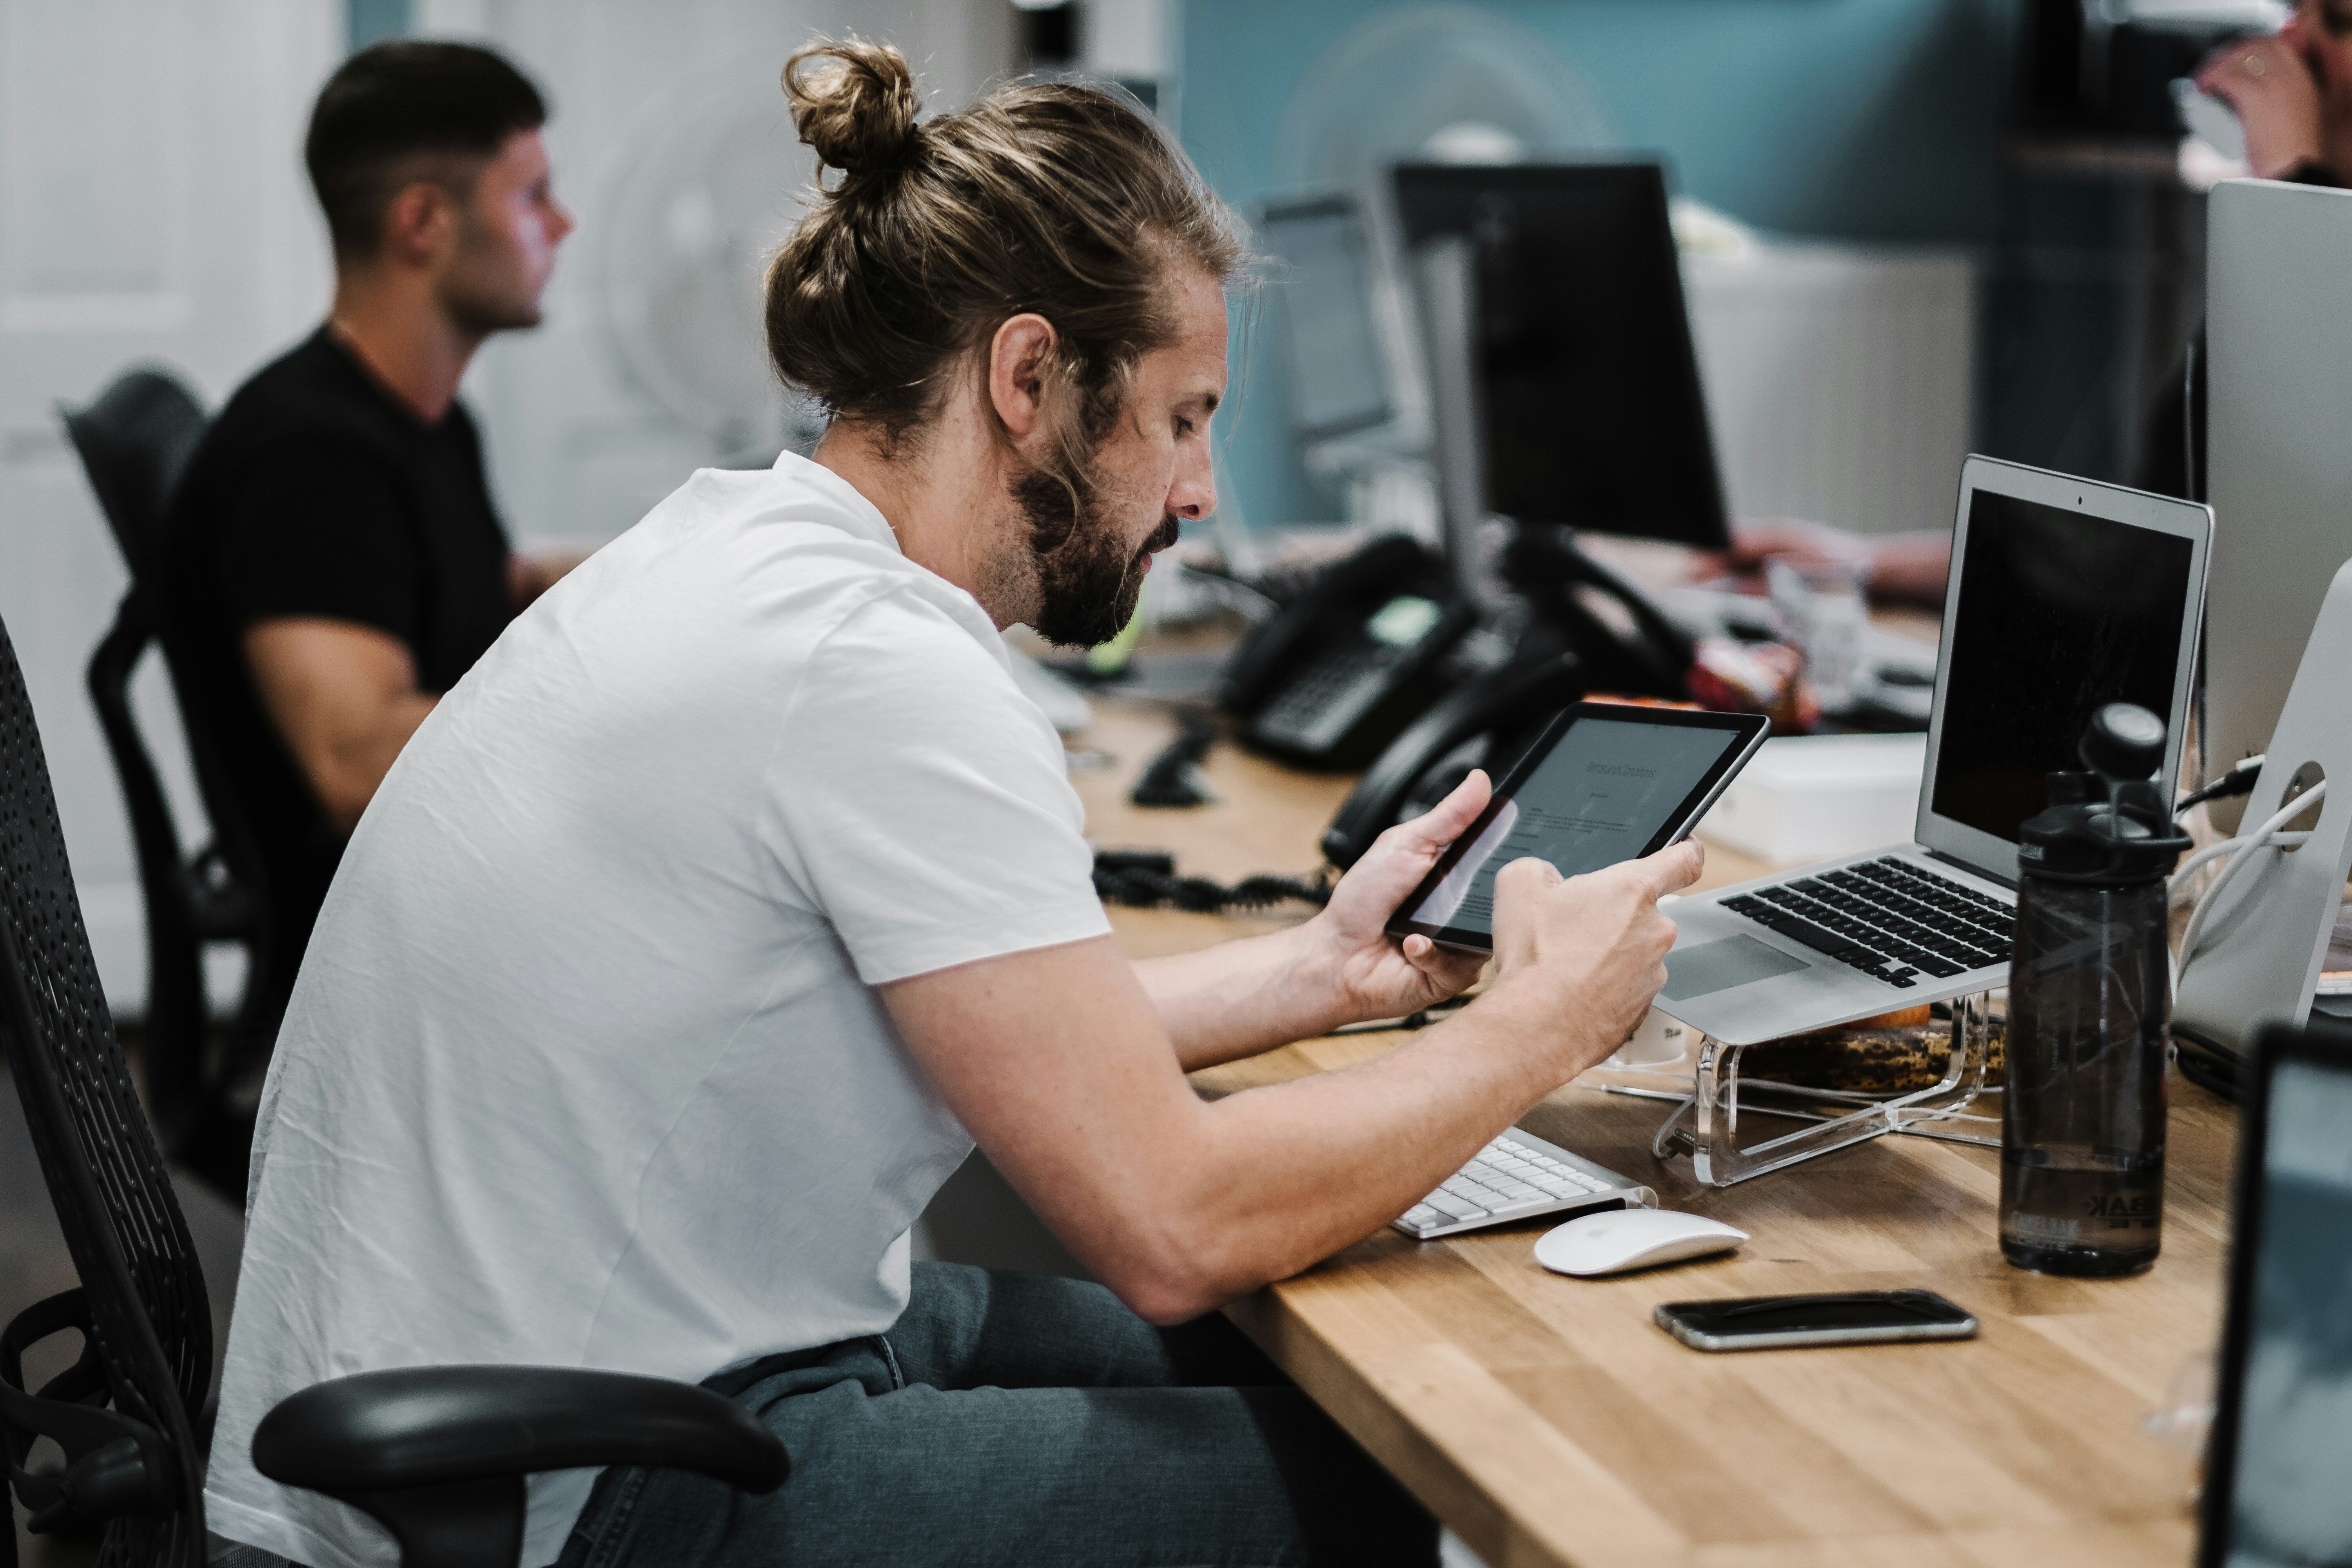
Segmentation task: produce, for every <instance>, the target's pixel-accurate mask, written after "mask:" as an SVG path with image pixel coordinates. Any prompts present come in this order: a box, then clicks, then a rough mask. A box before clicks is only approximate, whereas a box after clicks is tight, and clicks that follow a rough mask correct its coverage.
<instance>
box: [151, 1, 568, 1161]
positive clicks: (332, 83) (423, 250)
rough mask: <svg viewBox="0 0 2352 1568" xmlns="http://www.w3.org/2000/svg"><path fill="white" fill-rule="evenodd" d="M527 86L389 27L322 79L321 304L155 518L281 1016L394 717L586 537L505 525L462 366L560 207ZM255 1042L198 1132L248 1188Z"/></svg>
mask: <svg viewBox="0 0 2352 1568" xmlns="http://www.w3.org/2000/svg"><path fill="white" fill-rule="evenodd" d="M546 118H547V114H546V106H545V104H544V102H543V101H542V100H541V97H540V94H539V92H538V90H537V89H535V88H533V87H532V86H531V84H530V82H529V81H528V80H526V79H524V78H523V77H522V75H521V74H520V72H518V71H517V70H516V69H515V68H513V67H512V66H510V65H509V64H508V63H507V62H506V61H505V60H504V59H501V58H499V56H497V55H495V54H492V53H490V52H489V51H488V50H485V49H479V48H474V47H467V46H465V45H460V44H447V43H418V42H405V41H404V42H395V43H387V44H380V45H377V46H375V47H372V48H369V49H365V50H362V51H361V52H360V53H358V54H356V55H354V56H352V58H351V59H349V60H348V61H346V62H345V63H344V64H343V66H342V68H341V69H340V70H338V71H336V73H335V74H334V76H333V78H332V79H330V80H329V81H328V83H327V85H326V87H325V89H323V90H322V91H321V92H320V95H319V101H318V104H317V106H316V108H315V109H314V110H313V111H312V114H311V119H310V132H309V136H308V139H307V141H306V142H305V145H304V149H303V153H304V160H305V162H306V163H307V164H308V166H309V169H310V179H311V183H312V184H313V185H314V187H315V188H316V190H317V193H318V197H319V204H320V206H321V207H322V208H323V209H324V210H325V214H326V219H327V228H328V233H329V235H330V237H331V239H332V242H333V246H334V258H335V293H334V300H333V304H332V307H331V310H330V311H329V314H328V318H327V321H326V322H325V323H324V324H323V325H321V326H320V328H319V330H318V331H315V332H313V333H312V334H311V335H310V337H309V338H307V339H306V340H304V341H303V342H301V343H300V344H299V346H298V347H296V348H295V349H293V350H292V351H291V352H290V353H287V354H285V355H283V356H281V357H280V358H278V359H277V360H275V361H273V362H271V363H269V364H268V365H265V366H264V367H262V369H261V370H259V371H257V373H255V374H254V375H253V377H252V379H250V380H249V381H247V383H246V384H244V385H243V386H242V387H240V388H239V389H238V390H237V392H236V395H234V396H232V397H231V398H230V399H229V401H228V403H227V405H226V407H225V408H223V410H222V411H221V414H220V416H219V418H218V419H216V420H215V422H214V423H213V425H212V426H211V428H210V429H209V430H208V431H207V432H206V433H205V437H204V441H203V444H202V445H201V446H200V447H198V449H197V451H196V453H195V456H194V458H193V459H192V460H191V462H190V464H189V467H188V469H187V474H186V477H185V479H184V480H183V481H182V483H181V485H180V487H179V489H178V491H177V492H176V494H175V496H174V499H173V512H172V517H171V520H170V522H169V524H168V527H167V530H166V543H165V564H164V582H163V597H164V636H165V639H166V641H167V644H168V646H169V647H170V648H171V651H172V654H173V664H174V667H175V670H176V672H177V674H178V676H179V679H180V681H181V683H182V688H183V689H182V691H181V700H183V701H184V702H186V703H188V704H189V705H190V707H191V709H192V710H194V713H193V714H192V717H193V718H194V720H195V721H197V723H198V726H199V728H200V729H201V730H202V731H204V732H205V734H206V735H208V736H209V737H210V738H211V741H212V742H213V743H214V744H215V746H216V747H217V748H218V749H219V751H220V752H221V753H222V754H221V755H220V757H219V759H218V761H219V763H220V764H221V766H222V768H223V771H224V773H226V777H227V780H228V782H229V785H230V788H231V789H232V790H233V792H234V793H235V795H236V797H237V799H238V801H239V802H240V804H241V805H243V807H244V811H245V816H246V817H247V825H248V826H250V828H251V829H252V833H253V837H254V839H255V848H256V850H257V854H258V857H259V859H260V862H261V871H262V875H263V877H264V879H265V882H266V886H265V888H264V889H261V892H262V894H263V896H264V897H265V899H266V900H267V903H268V910H269V915H270V922H271V923H270V941H269V942H268V949H267V956H266V962H265V963H264V966H263V972H262V973H259V974H257V976H255V978H254V980H253V982H252V984H257V985H259V986H261V987H263V992H262V996H263V998H264V1000H265V1001H266V1002H267V1003H268V1005H269V1007H270V1009H271V1013H270V1016H273V1017H274V1016H277V1015H278V1013H281V1012H282V1010H283V1007H284V1005H285V1000H286V997H287V995H288V994H289V993H290V991H291V989H292V987H293V982H294V975H295V972H296V971H297V969H298V968H299V965H300V963H301V960H302V952H303V949H304V947H305V945H306V944H307V942H309V940H310V931H311V927H312V925H313V924H314V923H315V921H317V918H318V913H319V908H320V903H321V902H322V901H323V900H324V899H325V897H326V893H327V886H328V883H329V882H330V881H331V879H333V876H334V873H335V867H336V864H337V862H338V861H339V860H340V858H341V855H342V849H343V844H344V841H345V840H346V839H347V838H348V837H349V836H350V834H351V831H352V826H354V825H355V824H356V823H357V822H358V821H359V818H360V814H361V813H362V811H364V810H365V809H366V808H367V805H368V802H369V800H370V799H371V798H372V797H373V795H374V794H375V790H376V786H377V785H378V784H381V783H382V782H383V776H384V773H385V771H386V770H387V769H389V768H390V767H391V766H392V763H393V760H394V757H396V756H397V755H398V754H399V752H400V749H401V747H402V745H403V744H404V742H406V741H407V740H408V738H409V736H410V735H411V734H412V733H414V732H415V729H416V726H417V725H418V723H420V722H421V721H423V720H424V718H425V714H426V713H427V712H429V711H430V710H432V707H433V705H434V703H435V702H436V700H438V699H439V697H440V695H441V694H442V693H444V692H446V691H447V690H448V689H449V688H450V687H452V686H454V685H455V684H457V680H458V679H459V678H461V677H462V676H464V675H465V673H466V672H467V669H469V668H472V667H473V664H474V661H475V660H476V659H478V658H480V657H481V655H482V654H483V653H484V652H485V651H486V650H487V649H488V647H489V646H490V644H491V643H492V642H494V641H496V640H497V638H498V637H499V633H501V632H502V631H504V630H505V629H506V626H507V623H508V621H509V619H511V618H512V617H513V616H514V614H515V612H516V611H517V610H518V609H520V607H521V606H522V605H525V604H527V603H529V602H530V599H531V598H533V597H534V596H536V595H538V594H539V593H540V592H541V590H542V589H544V588H545V587H546V586H547V585H548V584H549V583H551V581H553V579H554V578H555V577H556V576H558V575H560V574H561V573H562V569H563V567H564V566H566V565H568V564H569V563H566V562H560V561H535V560H530V559H526V558H525V557H523V556H520V555H518V554H516V553H515V552H514V551H513V550H512V549H511V548H510V547H509V543H508V540H507V534H506V531H505V529H504V528H503V527H502V526H501V524H500V522H499V515H498V511H497V509H496V507H495V506H494V504H493V503H492V501H491V499H490V489H489V485H488V479H487V478H486V477H485V475H484V473H483V468H482V447H481V440H480V437H479V436H478V434H477V432H476V429H475V426H474V421H473V419H472V417H471V416H469V415H468V414H467V411H466V409H465V407H464V405H462V404H460V403H459V402H458V401H457V383H458V380H459V378H460V377H461V376H463V375H464V374H465V371H466V366H467V363H468V362H470V361H471V360H472V358H473V355H474V351H475V350H476V349H478V348H479V347H480V346H481V344H482V342H484V341H485V340H486V339H488V337H489V336H490V335H491V334H492V333H495V332H500V331H515V330H519V329H522V328H527V327H532V326H536V325H538V323H539V320H540V295H541V290H543V289H545V288H546V286H547V281H548V277H549V274H550V272H551V270H552V268H553V266H554V261H555V250H556V247H557V246H558V245H559V244H561V243H562V239H563V237H564V236H565V235H567V234H569V233H570V232H571V230H572V217H571V215H570V214H569V213H567V212H565V211H564V209H563V208H562V206H561V205H558V204H557V203H556V201H555V198H554V196H553V195H552V193H551V190H550V186H549V169H548V157H547V151H546V149H545V147H544V146H543V145H542V144H541V139H540V127H541V125H542V124H543V123H544V122H545V120H546ZM260 1066H261V1064H259V1063H247V1064H243V1070H242V1071H241V1072H238V1073H236V1074H235V1075H234V1081H233V1082H232V1085H231V1087H230V1089H228V1090H227V1094H228V1097H229V1102H228V1103H225V1104H223V1105H221V1106H218V1107H215V1109H214V1110H213V1111H212V1112H211V1114H210V1115H209V1116H208V1118H207V1121H208V1125H207V1126H206V1127H205V1129H204V1130H202V1131H200V1132H199V1135H198V1137H197V1140H196V1142H195V1143H194V1145H193V1152H192V1159H193V1161H194V1163H196V1164H198V1165H199V1167H200V1168H202V1169H204V1170H205V1173H206V1174H208V1175H211V1176H213V1177H214V1178H215V1180H218V1181H220V1182H221V1183H222V1184H224V1185H226V1186H228V1187H230V1188H232V1189H233V1190H236V1191H240V1192H241V1191H242V1190H243V1183H244V1175H243V1173H244V1166H245V1161H246V1157H247V1155H246V1151H247V1144H248V1143H249V1142H250V1134H251V1127H252V1106H251V1104H250V1100H251V1097H252V1089H254V1087H255V1086H256V1083H257V1079H258V1068H259V1067H260Z"/></svg>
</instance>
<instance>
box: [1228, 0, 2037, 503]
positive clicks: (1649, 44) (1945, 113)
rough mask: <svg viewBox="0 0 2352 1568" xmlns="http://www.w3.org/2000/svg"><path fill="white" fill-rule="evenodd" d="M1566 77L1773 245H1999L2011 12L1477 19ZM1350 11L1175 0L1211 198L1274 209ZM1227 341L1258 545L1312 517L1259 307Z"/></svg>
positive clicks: (1845, 0)
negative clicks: (1496, 26) (1265, 533)
mask: <svg viewBox="0 0 2352 1568" xmlns="http://www.w3.org/2000/svg"><path fill="white" fill-rule="evenodd" d="M1486 8H1487V9H1490V10H1492V11H1494V12H1496V14H1498V15H1499V16H1503V17H1506V18H1507V19H1508V20H1510V21H1511V22H1514V23H1516V24H1517V25H1518V26H1521V27H1525V28H1527V29H1528V30H1529V31H1531V32H1534V33H1536V34H1537V35H1538V36H1540V37H1542V38H1543V39H1544V40H1545V41H1546V42H1548V43H1549V44H1550V45H1551V46H1552V47H1554V48H1556V49H1557V50H1559V52H1560V53H1561V54H1562V55H1563V56H1565V57H1566V58H1568V60H1569V61H1570V63H1571V64H1572V65H1574V66H1575V67H1576V68H1578V69H1580V71H1581V72H1582V73H1583V74H1584V76H1585V77H1586V78H1587V79H1588V80H1589V81H1590V82H1591V86H1592V87H1593V89H1595V91H1596V92H1597V94H1598V96H1599V99H1600V101H1601V107H1602V108H1603V109H1604V110H1606V111H1607V113H1608V115H1609V117H1610V119H1611V121H1612V122H1613V123H1614V126H1615V129H1616V132H1617V137H1618V141H1619V143H1620V144H1621V145H1622V146H1624V147H1628V148H1639V149H1643V150H1654V151H1655V152H1658V153H1664V155H1665V156H1666V158H1667V159H1668V160H1669V162H1670V163H1671V164H1672V166H1673V170H1674V177H1675V184H1676V185H1677V187H1678V188H1679V189H1680V190H1681V191H1682V192H1683V193H1684V194H1685V195H1692V196H1696V197H1697V198H1698V199H1699V200H1701V201H1703V202H1706V203H1708V204H1710V205H1714V206H1717V207H1720V208H1722V209H1723V210H1724V211H1726V212H1728V213H1730V214H1732V215H1733V216H1737V217H1739V218H1743V219H1746V220H1747V221H1748V222H1750V223H1753V224H1757V225H1759V226H1763V227H1766V228H1770V229H1776V230H1780V231H1782V232H1785V233H1789V234H1797V235H1807V236H1819V237H1834V238H1845V239H1865V240H1887V241H1898V242H1899V241H1906V240H1907V241H1935V242H1943V243H1951V242H1960V243H1968V244H1979V243H1985V242H1989V241H1990V239H1991V237H1992V234H1993V226H1994V221H1995V205H1996V199H1997V195H1996V184H1997V178H1996V177H1997V167H1996V151H1997V138H1998V127H1999V123H2000V112H2001V105H2002V99H2003V95H2004V92H2005V90H2006V88H2007V84H2008V79H2009V72H2010V66H2009V59H2010V37H2011V27H2012V9H2013V7H2012V4H2011V0H1527V3H1521V4H1509V3H1501V4H1495V5H1490V6H1487V7H1486ZM1382 9H1384V7H1382V6H1381V5H1374V4H1367V3H1365V0H1186V5H1185V8H1184V26H1183V38H1184V55H1183V59H1182V62H1181V69H1182V73H1183V100H1182V111H1181V112H1182V128H1183V137H1184V142H1185V144H1186V146H1187V148H1188V149H1189V150H1190V151H1191V153H1192V156H1193V157H1194V158H1195V159H1196V160H1197V161H1198V162H1199V163H1200V165H1201V169H1202V173H1203V174H1205V175H1206V176H1207V177H1208V179H1209V180H1210V182H1211V184H1213V185H1214V186H1215V187H1216V189H1217V191H1218V192H1219V194H1220V195H1223V196H1224V197H1225V199H1226V200H1227V201H1229V202H1232V203H1234V205H1238V206H1241V207H1243V208H1244V210H1247V209H1248V208H1250V207H1252V206H1254V205H1255V204H1256V203H1258V202H1259V201H1261V200H1263V199H1264V198H1265V196H1266V195H1271V194H1275V193H1274V192H1272V191H1270V190H1269V184H1270V182H1272V181H1273V180H1274V179H1275V178H1276V173H1275V169H1276V158H1275V146H1274V142H1275V126H1276V120H1277V118H1278V117H1279V115H1280V114H1281V112H1282V108H1283V105H1284V103H1285V101H1286V100H1287V99H1288V97H1289V96H1290V93H1291V91H1292V89H1293V88H1294V87H1295V86H1296V85H1297V82H1298V81H1299V79H1301V77H1302V76H1303V75H1304V74H1305V73H1306V71H1307V67H1308V64H1309V62H1311V61H1312V60H1313V59H1314V58H1316V57H1317V56H1318V54H1319V53H1320V52H1321V51H1323V50H1324V49H1326V48H1328V47H1331V46H1332V45H1333V44H1334V43H1335V42H1337V41H1339V39H1341V38H1342V37H1344V36H1345V35H1346V34H1347V33H1348V32H1349V29H1350V28H1351V27H1353V26H1356V25H1357V24H1359V23H1360V22H1361V21H1363V20H1364V19H1365V18H1366V17H1369V16H1373V15H1374V14H1375V13H1377V12H1379V11H1381V10H1382ZM1267 303H1268V306H1269V309H1267V310H1265V312H1264V314H1263V315H1262V317H1261V319H1260V321H1258V324H1257V325H1258V330H1257V331H1256V332H1255V342H1254V343H1251V344H1249V345H1246V346H1247V348H1248V350H1249V353H1248V355H1247V363H1244V347H1245V345H1244V342H1242V341H1241V339H1240V338H1238V337H1237V339H1236V342H1235V345H1234V353H1235V359H1234V380H1235V384H1236V385H1237V387H1238V388H1239V389H1240V394H1241V395H1240V397H1239V399H1238V406H1236V407H1235V409H1234V425H1233V426H1232V427H1231V428H1229V429H1228V430H1227V431H1225V432H1224V433H1223V438H1224V440H1225V442H1226V443H1227V445H1226V446H1225V448H1224V457H1225V473H1224V479H1225V483H1226V485H1227V486H1228V488H1229V492H1230V493H1232V494H1233V495H1234V496H1235V497H1236V498H1237V499H1238V500H1240V502H1241V504H1242V506H1243V508H1244V514H1245V515H1246V516H1247V517H1248V519H1249V521H1251V522H1252V523H1253V524H1255V525H1257V526H1261V527H1262V526H1265V525H1266V524H1269V523H1274V522H1281V521H1312V520H1317V519H1328V518H1331V517H1333V516H1335V515H1336V514H1337V511H1338V502H1337V500H1336V499H1335V498H1332V497H1330V496H1328V495H1325V494H1321V493H1319V492H1318V490H1317V489H1316V488H1315V487H1314V485H1313V484H1312V483H1311V481H1309V480H1308V479H1307V477H1306V475H1305V473H1304V472H1303V471H1302V470H1301V469H1300V468H1298V466H1297V462H1296V460H1295V458H1294V457H1293V456H1292V454H1291V452H1290V450H1289V444H1288V438H1287V436H1286V430H1285V423H1286V416H1285V409H1284V397H1285V395H1286V388H1285V387H1284V385H1283V384H1282V377H1281V371H1280V366H1279V358H1280V356H1279V355H1278V354H1277V353H1275V352H1274V351H1275V348H1276V331H1277V330H1278V327H1279V321H1278V320H1276V318H1275V314H1274V308H1273V307H1274V305H1275V302H1274V301H1271V300H1269V301H1268V302H1267Z"/></svg>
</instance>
